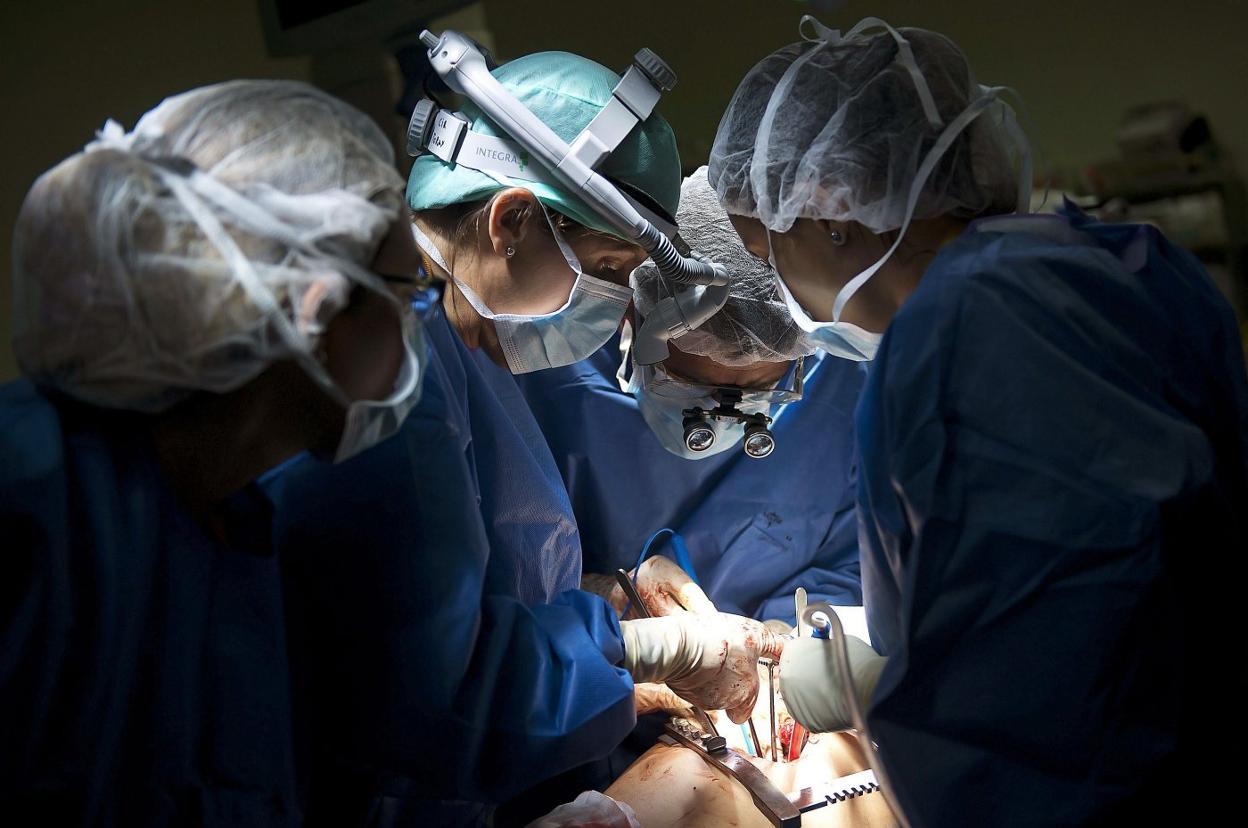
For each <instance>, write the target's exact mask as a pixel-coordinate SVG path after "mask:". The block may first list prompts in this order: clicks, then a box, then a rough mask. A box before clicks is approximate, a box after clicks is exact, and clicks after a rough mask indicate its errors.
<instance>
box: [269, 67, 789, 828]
mask: <svg viewBox="0 0 1248 828" xmlns="http://www.w3.org/2000/svg"><path fill="white" fill-rule="evenodd" d="M494 76H495V77H496V78H497V79H498V81H499V82H500V83H501V84H502V86H503V87H504V89H505V90H506V91H507V93H508V94H510V95H513V96H514V97H515V98H516V99H518V100H519V102H520V103H522V104H523V105H525V106H527V107H528V108H529V109H530V110H531V111H532V112H533V113H534V114H535V115H537V116H538V117H539V118H541V119H542V120H543V121H544V122H545V123H547V124H548V125H550V126H551V128H552V129H554V130H555V131H556V132H557V133H558V134H559V135H560V136H561V137H562V138H563V139H564V140H567V141H571V140H572V139H573V138H575V136H576V135H577V133H578V132H579V131H580V130H582V129H583V128H585V126H586V125H587V124H589V123H590V121H591V120H592V119H593V118H594V116H595V115H597V114H598V112H599V111H601V110H602V108H603V107H604V106H605V105H606V104H607V103H608V102H609V101H610V99H611V92H612V89H613V88H614V86H615V84H616V83H617V82H618V80H619V78H618V77H617V76H616V75H615V74H614V73H612V72H610V71H609V70H607V69H605V68H604V67H602V66H600V65H598V64H596V63H594V62H592V61H589V60H586V59H584V58H581V57H578V56H576V55H571V54H567V53H562V52H548V53H540V54H535V55H529V56H527V57H523V58H519V59H517V60H515V61H512V62H510V63H507V64H505V65H503V66H501V67H499V68H497V69H496V70H494ZM462 117H463V118H464V119H465V120H466V121H467V123H468V124H469V125H470V126H469V128H470V130H471V135H470V136H468V137H465V138H464V139H463V141H464V143H463V144H462V146H468V145H469V144H468V143H467V142H468V141H469V139H471V140H472V141H473V142H479V141H481V140H482V138H483V137H485V138H490V139H494V140H496V141H498V140H506V135H505V133H502V132H501V130H500V129H499V128H498V127H497V126H496V125H495V124H493V123H492V122H491V121H490V120H489V119H488V118H486V117H485V116H484V115H483V114H482V113H481V112H480V111H479V110H478V109H477V108H476V107H475V106H473V105H471V104H469V105H466V106H465V107H464V109H463V111H462ZM494 146H497V144H495V145H494ZM503 156H505V157H506V158H509V159H511V161H510V162H505V163H511V164H512V167H503V168H499V167H497V166H495V162H498V161H499V158H500V157H503ZM519 156H520V153H519V152H518V151H515V152H513V151H510V150H508V151H507V152H505V153H502V152H499V153H487V154H485V155H481V156H478V155H477V154H475V153H469V154H466V155H464V156H462V157H460V158H458V159H457V160H456V161H455V162H454V163H452V162H448V161H445V160H443V159H442V158H440V157H438V156H435V155H432V154H425V155H421V156H420V157H418V158H417V159H416V161H415V163H414V165H413V168H412V172H411V175H410V178H409V181H408V189H407V201H408V204H409V206H410V207H411V208H412V209H413V210H414V211H415V219H414V223H413V225H412V227H413V234H414V236H415V238H416V240H417V242H418V244H419V246H420V251H421V255H422V258H423V260H424V271H425V273H426V274H427V275H428V276H429V277H430V279H431V280H432V282H433V283H434V284H436V285H438V286H440V287H441V288H442V289H443V291H444V292H443V296H442V299H441V301H440V303H438V305H437V307H435V309H434V311H433V313H432V314H431V316H430V318H429V319H428V322H427V325H426V327H425V330H426V334H427V340H428V345H429V371H428V382H427V386H426V391H425V394H424V398H423V399H422V402H421V404H420V406H419V407H418V408H417V409H416V410H415V411H414V412H413V414H412V416H411V417H410V418H409V420H408V421H407V423H406V424H405V426H404V427H403V429H402V430H401V431H400V433H399V435H398V437H397V438H396V439H394V440H392V441H389V442H388V443H386V444H385V445H384V446H378V447H377V448H376V449H375V450H373V451H371V452H367V453H365V454H363V455H361V456H360V457H359V458H358V459H357V460H355V461H354V462H351V463H346V464H343V465H340V466H330V465H326V464H323V463H318V462H316V461H314V460H307V461H303V462H300V463H298V464H295V465H294V466H292V467H290V468H287V469H285V470H284V471H283V472H282V473H281V474H280V475H279V476H277V477H276V478H275V479H273V480H272V481H271V485H272V487H273V491H275V492H277V493H278V494H276V495H275V496H276V497H277V499H278V515H277V520H278V528H277V532H276V536H277V543H278V545H279V548H280V549H281V553H282V554H283V555H284V556H285V557H286V559H287V560H289V561H290V566H289V569H288V571H289V574H290V589H289V592H288V595H289V602H290V607H291V615H292V619H294V620H292V628H293V632H292V640H293V641H294V645H293V648H294V655H293V658H294V659H295V663H296V675H297V676H299V678H300V683H301V685H300V686H301V687H302V688H303V689H304V690H305V691H306V693H307V696H306V698H307V705H306V706H305V707H304V708H302V709H301V711H300V715H301V723H302V724H301V727H300V732H303V733H307V734H308V738H309V739H310V741H309V743H308V744H307V745H306V751H305V753H304V757H305V760H306V761H307V762H308V764H309V766H310V767H311V768H312V769H311V771H310V772H309V776H310V778H311V779H312V780H313V781H312V783H311V790H312V792H313V794H312V795H313V803H312V805H311V808H310V811H309V814H310V817H311V818H312V819H313V820H314V821H319V822H322V823H324V824H330V825H352V824H359V823H364V822H368V821H369V820H371V819H374V817H375V815H376V814H378V813H385V814H390V815H392V816H393V818H394V819H395V820H396V822H398V823H401V824H413V825H437V824H454V825H467V824H477V823H480V822H484V821H485V820H487V819H489V818H490V815H491V814H492V812H493V810H494V808H495V806H496V805H497V804H498V803H499V802H502V801H504V800H507V799H508V798H510V797H512V796H514V795H515V794H517V793H519V792H521V791H523V790H525V789H526V788H529V787H530V786H532V785H534V784H535V783H537V782H538V781H540V780H543V779H545V778H547V777H551V776H554V775H555V774H558V773H560V772H561V771H564V770H566V769H567V768H570V767H573V766H576V765H580V764H583V763H585V762H588V761H590V760H593V759H597V758H599V757H601V756H603V755H605V754H606V753H607V752H608V751H610V750H611V748H612V747H613V746H614V745H615V744H617V743H618V742H619V741H620V740H621V739H622V738H623V737H624V736H625V735H626V734H627V733H628V732H629V731H630V730H631V729H632V727H633V724H634V721H635V718H636V709H637V707H638V704H639V699H638V698H636V697H635V694H634V682H635V681H636V682H642V683H659V682H666V683H667V684H668V686H669V687H670V688H671V689H672V690H673V691H675V692H676V693H680V694H681V695H682V696H683V697H684V698H685V699H687V700H688V701H691V702H694V703H697V704H700V705H702V706H705V707H708V708H712V709H727V710H728V711H729V712H730V714H731V715H732V716H733V717H734V718H736V719H737V720H739V721H742V720H744V717H745V716H747V715H748V713H749V710H750V709H751V708H752V706H753V703H754V699H755V697H756V694H757V690H758V682H757V677H756V675H755V672H754V666H753V665H754V663H755V662H756V660H757V657H758V656H759V655H760V654H762V653H771V654H772V655H774V656H778V654H779V651H780V646H781V645H780V642H779V641H778V640H777V639H776V638H775V637H774V636H773V635H772V634H771V633H770V632H769V631H766V630H765V629H763V628H762V625H761V624H759V623H758V622H756V621H751V620H750V619H746V618H739V617H735V616H730V615H721V614H719V613H717V612H715V611H714V610H713V608H712V609H711V610H710V611H708V612H702V613H695V612H690V611H685V612H682V613H680V614H673V615H671V616H669V617H666V618H658V619H645V620H639V621H627V622H624V623H621V622H620V621H618V620H617V617H616V614H615V612H614V611H613V610H612V608H611V607H610V605H608V604H607V603H606V602H605V601H603V600H602V599H600V598H599V597H597V596H595V595H592V594H589V593H587V592H582V591H580V590H579V589H578V587H579V585H580V579H581V543H580V537H579V533H578V531H577V525H576V519H575V517H574V515H573V512H572V508H571V505H570V503H569V501H568V496H567V492H566V490H565V489H564V486H563V481H562V480H561V479H560V476H559V472H558V469H557V467H556V465H555V462H554V459H553V458H552V457H551V454H550V450H549V448H547V445H546V442H545V440H544V439H543V437H542V434H541V431H540V430H539V428H538V426H537V423H536V422H535V420H534V418H533V414H532V412H531V411H530V410H529V407H528V404H527V403H526V402H525V399H524V397H523V395H522V394H521V393H520V389H519V388H518V386H517V384H516V380H515V378H514V375H515V374H519V373H525V372H529V371H537V370H544V369H549V368H551V367H554V366H558V365H565V364H570V363H572V362H574V361H577V360H580V359H583V358H585V357H587V356H589V355H590V354H592V353H593V352H594V351H595V350H597V349H598V348H599V347H601V345H602V344H603V343H604V342H605V341H606V340H607V338H608V337H609V336H611V334H612V333H613V332H614V331H615V330H616V329H617V328H618V326H619V324H620V321H621V319H622V318H623V316H624V313H625V310H626V308H627V306H628V304H629V302H630V300H631V297H632V290H631V289H630V288H629V287H628V283H627V279H628V274H629V273H630V272H631V271H632V270H633V268H634V267H635V266H636V265H638V264H640V262H641V261H642V260H643V259H644V256H645V254H644V253H643V252H642V251H641V249H640V248H638V247H637V246H635V245H633V244H632V243H631V242H628V241H625V240H623V239H621V238H619V237H618V236H616V235H614V232H613V231H612V230H611V229H610V228H609V227H608V226H607V224H606V222H605V221H604V220H603V219H601V218H600V217H598V216H596V214H594V213H593V212H592V211H591V210H590V209H589V208H588V207H587V206H586V205H585V204H584V202H583V201H581V199H579V198H578V197H577V195H576V194H575V193H574V192H570V191H568V190H566V189H564V188H562V187H560V186H556V185H553V184H550V183H547V182H546V181H545V180H537V179H536V178H535V176H537V175H540V172H537V171H535V170H534V169H532V168H530V169H528V170H521V169H519V168H518V166H516V165H515V159H516V158H518V157H519ZM473 164H477V165H480V166H481V167H482V168H480V169H478V168H475V167H474V166H472V165H473ZM508 170H509V171H510V174H509V173H508ZM599 171H600V172H602V173H603V174H604V175H605V176H607V177H609V178H610V180H612V181H614V182H616V185H617V186H618V187H620V188H621V189H623V190H625V191H626V192H628V193H629V194H630V197H632V198H634V199H635V200H636V201H637V202H638V203H639V204H642V205H643V206H645V205H649V206H648V207H646V209H647V210H648V211H650V212H651V213H655V211H657V212H659V213H664V214H666V216H667V218H666V221H667V222H670V220H671V216H672V214H673V213H674V212H675V210H676V202H677V199H678V197H679V190H680V175H679V166H678V160H677V155H676V145H675V140H674V137H673V135H672V131H671V129H670V127H668V125H667V123H666V122H665V121H663V119H662V118H661V117H659V116H658V115H651V116H650V117H649V118H648V119H647V120H646V121H645V122H644V123H642V124H640V125H638V126H637V127H636V128H635V129H634V130H632V131H631V132H630V133H629V135H628V136H627V137H626V138H625V139H624V141H623V142H622V143H621V144H620V145H619V146H618V147H617V148H616V149H615V150H614V151H613V152H612V153H611V155H610V156H609V157H608V158H607V159H606V160H605V161H604V162H603V163H602V165H601V166H600V167H599ZM522 175H527V176H529V177H527V178H526V177H520V176H522ZM551 804H554V803H551ZM546 809H549V805H548V806H547V808H546ZM539 813H540V812H539ZM388 818H389V817H388Z"/></svg>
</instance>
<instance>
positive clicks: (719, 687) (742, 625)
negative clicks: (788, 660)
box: [620, 611, 784, 724]
mask: <svg viewBox="0 0 1248 828" xmlns="http://www.w3.org/2000/svg"><path fill="white" fill-rule="evenodd" d="M620 628H621V629H622V630H623V633H624V668H625V669H626V670H628V672H629V673H630V674H631V675H632V677H633V681H637V682H655V681H661V682H666V683H667V686H668V687H670V688H672V690H674V691H676V694H677V695H678V696H680V697H681V698H683V699H686V700H687V701H690V702H692V703H693V704H696V705H698V706H699V707H703V708H705V709H707V710H724V711H726V712H727V713H728V718H729V719H731V720H732V721H733V722H735V723H737V724H740V723H741V722H744V721H745V720H746V719H747V718H748V717H749V715H750V711H751V710H753V709H754V702H755V701H756V700H757V699H758V659H759V658H760V657H763V658H773V659H774V658H779V657H780V654H781V653H782V652H783V651H784V639H782V638H780V637H779V636H777V635H776V634H775V633H773V632H772V631H771V630H769V629H767V628H766V627H764V626H763V625H762V623H761V622H759V621H755V620H754V619H752V618H742V617H741V616H738V615H728V614H726V613H715V614H714V615H711V614H709V613H708V614H702V613H692V612H684V611H678V612H675V613H673V614H672V615H667V616H664V617H662V618H640V619H637V620H635V621H621V622H620Z"/></svg>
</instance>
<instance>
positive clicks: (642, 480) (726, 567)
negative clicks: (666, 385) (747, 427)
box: [519, 340, 864, 623]
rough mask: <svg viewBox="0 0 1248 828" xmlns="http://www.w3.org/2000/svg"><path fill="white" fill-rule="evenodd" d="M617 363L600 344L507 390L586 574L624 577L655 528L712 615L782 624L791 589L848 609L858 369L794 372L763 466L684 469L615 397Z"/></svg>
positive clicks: (837, 364) (691, 463) (836, 365)
mask: <svg viewBox="0 0 1248 828" xmlns="http://www.w3.org/2000/svg"><path fill="white" fill-rule="evenodd" d="M812 360H814V363H815V364H814V365H812ZM619 362H620V356H619V346H618V341H616V340H613V341H612V342H609V343H608V344H607V345H606V346H605V347H603V348H602V349H600V350H599V351H598V352H597V353H596V354H594V355H593V356H592V357H591V358H590V359H588V360H585V361H583V362H580V363H577V364H575V365H570V366H568V367H566V368H555V369H552V370H548V371H539V372H537V373H533V374H526V375H524V376H522V377H520V378H519V380H520V383H521V385H522V387H523V388H524V392H525V395H526V396H527V397H528V400H529V404H530V405H531V406H532V408H533V413H534V414H535V416H536V417H537V420H538V422H539V423H540V424H541V427H542V431H543V432H544V433H545V435H546V440H547V442H549V443H550V447H551V450H552V452H553V453H554V455H555V459H556V461H557V462H558V464H559V468H560V471H561V472H562V474H563V479H564V482H565V483H566V484H567V487H568V493H569V495H570V496H571V498H572V507H573V509H574V511H575V512H576V520H577V525H578V526H579V527H580V530H581V543H582V546H583V547H584V550H585V552H584V560H585V562H584V568H585V571H586V572H598V573H608V574H609V573H612V572H614V571H615V570H616V569H625V570H628V569H632V568H633V567H634V566H635V565H636V564H637V556H638V553H639V552H640V551H641V548H642V546H643V545H644V543H645V541H646V539H647V538H648V537H649V536H650V535H651V534H652V533H653V532H654V531H655V530H657V529H661V528H664V527H668V528H672V529H675V530H676V531H678V532H679V533H680V534H681V535H682V536H683V537H684V539H685V541H686V544H687V545H688V547H689V554H690V558H691V559H692V561H693V565H694V569H695V570H696V571H697V575H698V578H699V580H700V582H701V585H702V587H703V589H705V590H706V592H707V594H708V595H709V596H710V598H711V600H713V601H715V603H716V605H717V606H718V607H719V608H720V609H721V610H723V611H724V612H732V613H736V614H738V615H746V616H752V617H754V618H759V619H767V618H781V619H785V620H788V621H789V622H790V623H792V620H793V614H794V613H793V592H794V590H795V589H796V588H797V587H799V586H800V587H805V588H806V590H807V592H808V593H809V594H810V598H811V600H826V601H829V602H831V603H833V604H859V603H861V592H860V588H859V575H858V524H857V519H856V518H855V513H854V491H855V489H854V466H855V463H854V430H853V411H854V406H855V405H856V404H857V402H858V395H859V392H860V390H861V388H862V382H863V377H864V372H863V369H862V366H861V365H860V364H859V363H853V362H849V361H847V360H839V359H831V358H827V357H823V358H819V357H815V358H811V359H808V360H807V371H808V372H811V371H812V370H813V375H812V376H810V379H809V381H808V382H807V384H806V389H805V390H806V395H805V397H804V398H803V399H802V400H801V402H798V403H794V404H791V405H789V406H787V407H786V408H785V409H784V410H783V413H781V414H780V415H779V417H778V419H777V421H776V423H775V424H774V426H773V427H772V431H773V433H774V434H775V436H776V449H775V451H774V452H773V453H772V455H771V456H770V457H767V458H765V459H762V460H756V459H753V458H750V457H748V456H746V454H745V452H743V451H742V450H741V449H740V447H739V446H738V447H736V448H733V449H731V450H728V451H724V452H721V453H720V454H716V455H713V456H711V457H708V458H706V459H701V460H686V459H685V458H682V457H678V456H676V455H674V454H672V453H671V452H669V451H667V450H666V449H664V448H663V446H662V445H661V444H660V443H659V441H658V439H657V438H656V437H655V436H654V435H653V434H652V433H651V431H650V427H649V426H648V425H646V422H645V419H644V418H643V417H642V416H641V412H640V411H638V409H637V402H636V400H635V399H634V398H633V397H632V395H630V394H627V393H625V392H623V391H621V390H620V387H619V384H618V383H617V382H616V379H615V374H616V370H617V368H618V367H619ZM660 548H661V547H660Z"/></svg>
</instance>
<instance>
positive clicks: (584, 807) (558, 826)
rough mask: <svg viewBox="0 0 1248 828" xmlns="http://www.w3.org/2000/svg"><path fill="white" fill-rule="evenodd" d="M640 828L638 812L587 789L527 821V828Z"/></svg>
mask: <svg viewBox="0 0 1248 828" xmlns="http://www.w3.org/2000/svg"><path fill="white" fill-rule="evenodd" d="M577 826H585V827H586V828H588V826H593V828H641V823H640V822H638V821H637V814H635V813H633V809H632V808H630V807H628V805H626V804H624V803H623V802H617V801H616V800H614V799H612V798H611V797H609V796H607V795H606V794H601V793H598V792H597V791H586V792H585V793H583V794H581V795H580V796H578V797H577V798H576V799H574V800H572V801H571V802H569V803H568V804H566V805H560V806H559V807H558V808H556V809H555V810H553V811H551V812H550V813H549V814H547V815H546V816H544V817H542V818H541V819H538V820H536V821H534V822H530V823H529V825H528V828H576V827H577Z"/></svg>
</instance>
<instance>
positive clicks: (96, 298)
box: [13, 81, 404, 412]
mask: <svg viewBox="0 0 1248 828" xmlns="http://www.w3.org/2000/svg"><path fill="white" fill-rule="evenodd" d="M403 184H404V182H403V179H402V178H401V177H400V176H399V174H398V172H397V171H396V170H395V169H394V166H393V154H392V150H391V149H390V145H389V143H388V142H387V140H386V138H385V136H384V135H383V134H382V132H381V131H380V129H378V128H377V126H376V125H374V124H373V122H372V121H370V120H369V119H368V118H367V117H366V116H365V115H363V114H362V113H360V112H358V111H357V110H355V109H353V108H351V107H350V106H348V105H347V104H345V103H343V102H341V101H339V100H337V99H335V98H333V97H331V96H329V95H327V94H325V93H323V92H320V91H318V90H316V89H314V88H312V87H310V86H307V85H306V84H302V83H296V82H289V81H235V82H231V83H224V84H220V85H216V86H209V87H204V88H202V89H196V90H193V91H191V92H187V93H184V94H181V95H177V96H174V97H172V98H169V99H167V100H165V101H164V102H163V103H161V104H160V105H159V106H157V107H156V108H155V109H153V110H152V111H151V112H148V113H147V114H146V115H144V116H143V117H142V118H141V119H140V120H139V123H138V125H137V126H136V127H135V128H134V131H133V132H131V133H129V134H125V133H123V131H122V129H121V128H120V127H119V126H118V125H117V124H115V123H113V122H109V124H108V125H106V126H105V128H104V130H103V131H101V133H100V134H99V138H98V140H96V141H95V142H93V143H92V144H90V145H88V147H87V148H86V149H85V150H84V151H83V152H81V153H78V154H77V155H74V156H73V157H71V158H69V159H67V160H65V161H63V162H62V163H60V164H58V165H57V166H56V167H54V168H53V169H51V170H49V171H48V172H46V173H45V174H44V175H42V176H41V177H40V178H39V180H38V181H36V182H35V184H34V186H33V187H32V188H31V190H30V192H29V194H28V195H27V196H26V200H25V202H24V203H23V205H22V210H21V213H20V215H19V217H18V221H17V226H16V229H15V233H14V236H15V238H14V251H13V264H14V267H13V270H14V298H15V302H14V317H15V319H14V322H15V326H14V327H15V335H14V350H15V351H16V353H17V358H18V361H19V363H20V364H21V366H22V369H23V370H24V371H25V372H26V373H27V375H29V376H30V377H31V378H32V379H34V380H35V381H36V382H38V383H40V384H42V385H45V386H50V387H51V388H54V389H56V390H59V391H61V392H63V393H66V394H68V395H70V396H73V397H76V398H78V399H81V400H84V401H86V402H90V403H93V404H96V405H101V406H107V407H112V408H123V409H131V410H138V411H149V412H151V411H160V410H163V409H166V408H168V407H169V406H171V405H173V404H174V403H176V402H178V401H179V400H181V399H183V398H184V397H186V396H188V395H189V394H190V393H192V392H193V391H196V390H208V391H216V392H224V391H229V390H232V389H235V388H238V387H239V386H241V385H243V384H244V383H246V382H247V381H248V380H250V379H252V378H254V377H255V376H256V375H258V374H259V373H260V372H261V371H262V370H264V369H265V368H266V367H267V366H268V365H270V364H271V363H273V362H274V361H276V360H279V359H283V358H288V357H295V358H298V359H300V360H301V361H303V362H304V363H305V364H307V363H308V362H309V361H310V360H312V357H311V355H312V354H313V353H314V351H315V349H316V347H317V345H318V341H319V337H320V334H321V333H322V332H323V330H324V326H325V323H326V322H328V320H329V319H330V318H331V317H332V316H333V315H334V314H335V313H337V312H338V311H339V310H341V309H342V308H343V307H345V305H346V304H347V302H348V299H349V295H350V293H351V289H352V288H353V286H354V285H356V284H360V283H364V284H367V285H368V286H369V287H371V288H373V289H377V290H380V291H384V290H385V288H384V285H383V283H381V282H380V281H379V280H378V279H377V277H375V276H373V275H372V274H371V273H370V272H369V271H368V270H367V267H368V265H369V264H370V263H371V262H372V259H373V257H374V256H375V254H376V251H377V249H378V247H379V245H380V243H381V241H382V239H383V238H384V237H385V235H386V234H387V233H388V232H389V230H390V228H391V226H392V225H393V224H394V222H395V221H396V220H397V219H398V216H399V211H400V208H401V204H402V192H403ZM313 375H314V378H316V379H317V380H318V381H320V382H321V383H322V384H325V383H327V382H329V380H328V378H327V377H328V375H327V374H325V372H324V371H314V372H313Z"/></svg>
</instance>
